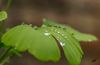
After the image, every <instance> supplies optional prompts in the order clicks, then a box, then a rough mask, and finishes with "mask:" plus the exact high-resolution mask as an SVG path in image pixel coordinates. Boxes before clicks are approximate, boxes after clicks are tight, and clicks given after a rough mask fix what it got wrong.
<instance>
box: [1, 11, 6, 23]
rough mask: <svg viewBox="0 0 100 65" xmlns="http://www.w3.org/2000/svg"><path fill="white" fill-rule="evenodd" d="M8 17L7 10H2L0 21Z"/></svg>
mask: <svg viewBox="0 0 100 65" xmlns="http://www.w3.org/2000/svg"><path fill="white" fill-rule="evenodd" d="M5 19H7V12H6V11H0V21H3V20H5Z"/></svg>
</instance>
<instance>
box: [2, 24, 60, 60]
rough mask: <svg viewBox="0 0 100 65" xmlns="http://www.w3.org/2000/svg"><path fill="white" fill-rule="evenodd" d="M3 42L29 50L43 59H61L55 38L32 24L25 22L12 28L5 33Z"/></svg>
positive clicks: (16, 47) (21, 49)
mask: <svg viewBox="0 0 100 65" xmlns="http://www.w3.org/2000/svg"><path fill="white" fill-rule="evenodd" d="M2 42H3V43H4V44H5V45H7V46H11V47H14V48H15V49H17V50H18V51H26V50H27V51H28V52H29V53H30V54H32V55H34V56H35V57H36V58H37V59H39V60H42V61H58V60H59V59H60V51H59V48H58V45H57V43H56V41H55V39H54V38H53V37H52V36H51V35H48V34H47V33H43V32H42V31H40V30H35V29H34V28H32V27H31V26H30V25H25V24H23V25H19V26H16V27H14V28H12V29H10V30H9V31H8V32H6V33H5V34H4V35H3V37H2Z"/></svg>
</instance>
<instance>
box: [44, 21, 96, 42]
mask: <svg viewBox="0 0 100 65" xmlns="http://www.w3.org/2000/svg"><path fill="white" fill-rule="evenodd" d="M44 24H45V25H47V26H54V27H57V28H63V29H64V30H65V31H66V32H69V33H70V34H71V35H73V36H74V37H75V38H76V39H77V40H78V41H88V42H91V41H96V40H97V38H96V37H95V36H93V35H91V34H85V33H81V32H79V31H77V30H75V29H73V28H72V27H70V26H65V25H61V24H58V23H55V22H54V21H53V20H48V19H45V20H44Z"/></svg>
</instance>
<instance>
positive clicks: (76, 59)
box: [42, 27, 83, 65]
mask: <svg viewBox="0 0 100 65" xmlns="http://www.w3.org/2000/svg"><path fill="white" fill-rule="evenodd" d="M42 29H45V30H47V31H48V32H50V33H51V34H52V35H53V36H54V37H55V38H56V39H57V40H58V41H59V43H60V45H61V46H62V48H63V50H64V53H65V56H66V58H67V59H68V62H69V64H70V65H79V64H80V62H81V59H82V55H83V51H82V49H81V47H80V44H79V42H78V41H77V40H76V39H75V38H74V37H72V35H70V34H69V33H65V31H64V30H62V29H60V28H56V27H43V28H42Z"/></svg>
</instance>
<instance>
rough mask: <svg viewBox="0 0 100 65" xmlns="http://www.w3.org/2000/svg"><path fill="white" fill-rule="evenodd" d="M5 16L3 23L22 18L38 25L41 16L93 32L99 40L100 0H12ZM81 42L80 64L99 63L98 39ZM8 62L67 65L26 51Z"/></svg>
mask: <svg viewBox="0 0 100 65" xmlns="http://www.w3.org/2000/svg"><path fill="white" fill-rule="evenodd" d="M5 1H6V0H0V9H3V8H4V7H5V6H6V2H5ZM8 13H9V19H8V20H7V21H8V22H7V23H6V24H5V27H12V26H15V25H18V24H21V23H22V22H25V23H27V24H33V25H38V26H40V25H41V24H42V20H43V18H49V19H52V20H55V21H57V22H59V23H61V24H67V25H70V26H72V27H74V28H76V29H78V30H79V31H81V32H85V33H90V34H94V35H95V36H97V37H98V39H99V40H100V1H99V0H13V3H12V6H11V8H10V10H9V12H8ZM99 40H98V41H97V42H92V43H83V42H82V43H81V46H82V48H83V50H84V52H85V56H84V57H83V60H82V63H81V65H100V41H99ZM8 65H67V62H66V60H65V57H64V55H63V52H62V59H61V60H60V61H59V62H57V63H54V62H41V61H38V60H36V59H35V58H33V57H32V56H31V55H29V54H28V53H24V54H23V57H21V58H19V57H16V56H14V57H12V60H11V63H9V64H8Z"/></svg>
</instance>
